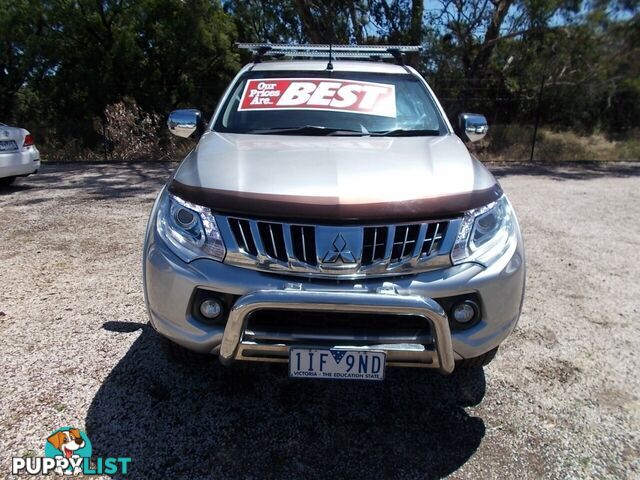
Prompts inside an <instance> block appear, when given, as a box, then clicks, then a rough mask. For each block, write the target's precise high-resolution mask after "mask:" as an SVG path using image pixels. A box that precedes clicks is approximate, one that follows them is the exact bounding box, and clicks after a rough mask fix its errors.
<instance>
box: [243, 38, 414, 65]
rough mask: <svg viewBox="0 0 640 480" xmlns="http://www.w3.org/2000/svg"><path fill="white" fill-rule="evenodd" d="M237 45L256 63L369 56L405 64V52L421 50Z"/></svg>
mask: <svg viewBox="0 0 640 480" xmlns="http://www.w3.org/2000/svg"><path fill="white" fill-rule="evenodd" d="M236 47H238V48H240V49H243V50H248V51H250V52H253V53H254V54H255V57H254V60H253V61H254V63H260V62H261V61H262V59H263V58H264V57H267V56H268V57H273V58H284V57H288V58H326V59H331V58H333V59H337V58H351V59H353V58H368V59H372V60H381V59H383V58H393V59H394V60H395V61H396V63H397V64H398V65H404V54H405V53H411V52H420V51H422V47H420V46H418V45H329V44H327V45H314V44H307V45H289V44H282V43H236Z"/></svg>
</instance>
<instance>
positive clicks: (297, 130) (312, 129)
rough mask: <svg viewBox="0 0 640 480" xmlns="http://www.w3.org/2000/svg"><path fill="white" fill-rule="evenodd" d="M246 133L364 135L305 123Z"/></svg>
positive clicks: (353, 131) (354, 131)
mask: <svg viewBox="0 0 640 480" xmlns="http://www.w3.org/2000/svg"><path fill="white" fill-rule="evenodd" d="M246 133H253V134H257V135H363V133H362V132H359V131H357V130H345V129H341V128H329V127H322V126H319V125H304V126H302V127H282V128H262V129H258V130H249V131H247V132H246Z"/></svg>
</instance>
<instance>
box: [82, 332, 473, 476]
mask: <svg viewBox="0 0 640 480" xmlns="http://www.w3.org/2000/svg"><path fill="white" fill-rule="evenodd" d="M103 328H105V329H106V330H108V331H111V332H118V333H123V334H131V333H132V332H135V331H136V330H141V333H140V336H139V337H138V338H137V340H136V341H135V342H134V343H133V345H132V346H131V349H130V350H129V351H128V352H127V354H126V355H125V356H124V358H122V359H121V360H120V362H119V363H118V364H117V365H116V366H115V368H114V369H113V370H112V372H111V373H110V374H109V376H108V377H107V379H106V380H105V382H104V384H103V385H102V387H101V388H100V389H99V391H98V392H97V394H96V396H95V398H94V399H93V402H92V404H91V406H90V408H89V411H88V413H87V418H86V427H87V434H88V436H89V437H90V438H91V441H92V444H93V452H94V455H96V456H110V457H131V459H132V461H131V465H130V467H131V469H130V474H128V475H126V478H141V479H149V478H286V477H289V478H319V477H328V478H332V477H338V478H372V477H378V478H381V477H382V478H388V477H400V476H409V477H418V476H419V477H420V478H439V477H442V476H445V475H447V474H450V473H452V472H454V471H455V470H456V469H458V468H459V467H460V466H461V465H463V464H464V463H465V462H466V461H467V460H468V459H469V458H470V457H471V456H472V455H473V453H474V452H475V451H476V450H477V448H478V446H479V445H480V442H481V440H482V438H483V437H484V433H485V425H484V422H483V421H482V419H481V418H477V417H471V416H469V415H468V414H467V412H466V411H465V410H464V408H463V407H464V406H470V405H475V404H477V403H479V402H480V401H481V400H482V398H483V397H484V393H485V378H484V373H483V371H482V369H478V370H474V371H470V372H468V373H465V374H454V375H452V376H450V377H442V376H440V375H438V374H436V373H432V372H429V371H425V370H416V369H389V370H388V371H387V379H386V380H385V382H383V383H380V384H378V383H376V384H369V383H364V382H353V383H351V382H344V383H342V382H323V381H306V380H300V381H293V380H289V379H288V378H287V370H286V366H284V365H275V364H250V365H246V364H238V365H235V366H233V367H231V368H225V367H222V366H221V365H220V364H219V363H218V362H217V361H215V360H213V361H212V362H211V364H207V365H206V366H186V365H174V364H172V363H170V362H169V361H168V360H167V359H166V357H165V355H164V352H163V351H162V349H161V348H160V341H159V340H160V339H159V337H158V335H157V334H156V333H155V332H154V331H153V329H152V328H151V327H150V326H148V325H143V324H135V323H133V324H132V323H129V322H107V323H106V324H105V325H104V326H103ZM116 478H124V477H122V476H118V477H116Z"/></svg>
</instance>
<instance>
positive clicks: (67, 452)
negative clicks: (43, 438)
mask: <svg viewBox="0 0 640 480" xmlns="http://www.w3.org/2000/svg"><path fill="white" fill-rule="evenodd" d="M44 454H45V456H47V457H49V458H54V459H55V458H56V457H63V458H65V459H67V460H69V464H70V465H72V466H71V467H69V469H67V470H65V471H64V472H63V471H62V467H58V468H56V473H58V474H60V475H62V474H63V473H65V474H73V475H78V474H80V473H83V469H82V466H81V464H82V459H84V458H91V442H90V441H89V438H88V437H87V435H86V434H85V433H84V432H82V431H80V430H78V429H77V428H70V427H65V428H60V429H58V430H56V431H55V432H53V433H52V434H51V435H49V436H48V437H47V443H46V444H45V447H44Z"/></svg>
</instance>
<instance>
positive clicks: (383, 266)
mask: <svg viewBox="0 0 640 480" xmlns="http://www.w3.org/2000/svg"><path fill="white" fill-rule="evenodd" d="M216 218H217V221H218V225H219V226H220V227H221V229H222V235H223V238H224V239H225V243H226V244H227V256H226V258H225V262H226V263H230V264H235V265H238V266H242V267H246V268H254V269H256V270H268V271H277V272H278V273H287V272H289V273H293V274H304V273H314V274H317V275H319V276H325V277H340V276H343V277H347V276H349V277H358V276H374V275H379V276H384V275H392V274H393V275H400V274H408V273H412V272H415V271H425V270H430V269H434V268H442V267H446V266H449V265H450V264H451V262H450V260H449V253H450V251H451V248H452V246H453V242H454V240H455V236H456V234H457V231H458V228H459V225H460V219H450V220H440V221H431V222H422V223H409V224H400V225H372V226H368V225H365V226H352V225H347V226H325V225H300V224H288V223H283V222H272V221H266V220H252V219H246V218H236V217H223V216H218V217H216ZM228 238H231V239H233V240H234V241H235V244H234V243H230V242H228V241H227V239H228Z"/></svg>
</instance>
